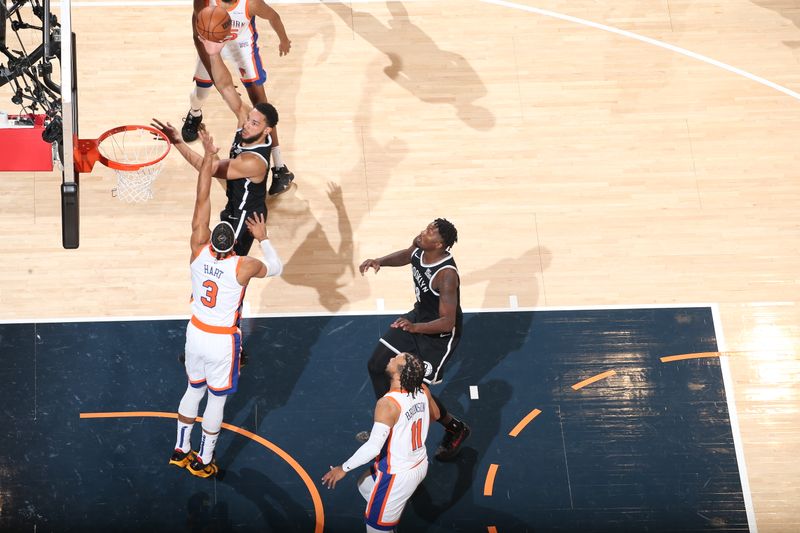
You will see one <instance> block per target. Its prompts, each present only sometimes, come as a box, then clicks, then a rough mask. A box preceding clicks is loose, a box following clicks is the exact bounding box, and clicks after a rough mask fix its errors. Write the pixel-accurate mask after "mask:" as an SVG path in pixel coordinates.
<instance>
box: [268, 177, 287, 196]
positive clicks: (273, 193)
mask: <svg viewBox="0 0 800 533" xmlns="http://www.w3.org/2000/svg"><path fill="white" fill-rule="evenodd" d="M293 185H294V180H292V181H290V182H289V185H287V186H286V188H284V189H281V190H280V191H278V192H271V193H267V194H268V196H269V197H270V198H275V197H276V196H280V195H281V194H283V193H285V192H287V191H288V190H289V189H291V188H292V186H293Z"/></svg>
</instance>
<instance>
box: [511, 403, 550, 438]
mask: <svg viewBox="0 0 800 533" xmlns="http://www.w3.org/2000/svg"><path fill="white" fill-rule="evenodd" d="M540 414H542V411H541V410H539V409H534V410H533V411H531V412H530V413H528V414H527V415H525V418H523V419H522V420H520V421H519V423H518V424H517V425H516V426H514V429H512V430H511V432H510V433H509V434H508V435H509V436H510V437H516V436H517V435H519V434H520V432H521V431H522V430H523V429H525V426H527V425H528V424H530V423H531V420H533V419H534V418H536V417H537V416H539V415H540Z"/></svg>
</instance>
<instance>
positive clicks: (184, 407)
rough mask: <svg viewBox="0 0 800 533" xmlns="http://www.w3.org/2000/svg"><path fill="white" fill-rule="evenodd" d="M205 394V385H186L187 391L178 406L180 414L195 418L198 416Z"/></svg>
mask: <svg viewBox="0 0 800 533" xmlns="http://www.w3.org/2000/svg"><path fill="white" fill-rule="evenodd" d="M205 395H206V386H205V385H203V386H202V387H192V385H191V384H189V385H188V386H187V387H186V392H185V393H184V394H183V398H181V403H180V405H179V406H178V414H179V415H183V416H185V417H187V418H195V417H196V416H197V411H198V409H199V408H200V402H201V401H202V400H203V396H205Z"/></svg>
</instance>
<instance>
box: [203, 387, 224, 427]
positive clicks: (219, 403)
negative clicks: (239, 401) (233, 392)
mask: <svg viewBox="0 0 800 533" xmlns="http://www.w3.org/2000/svg"><path fill="white" fill-rule="evenodd" d="M227 398H228V397H227V396H217V395H216V394H209V395H208V401H207V402H206V410H205V411H203V431H205V432H206V433H218V432H219V430H220V428H221V427H222V415H223V414H224V413H225V400H226V399H227Z"/></svg>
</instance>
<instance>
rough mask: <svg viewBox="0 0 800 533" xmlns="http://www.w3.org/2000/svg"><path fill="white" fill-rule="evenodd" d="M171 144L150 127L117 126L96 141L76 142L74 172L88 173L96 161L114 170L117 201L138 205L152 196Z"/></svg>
mask: <svg viewBox="0 0 800 533" xmlns="http://www.w3.org/2000/svg"><path fill="white" fill-rule="evenodd" d="M169 148H170V142H169V139H168V138H167V136H166V135H165V134H164V132H162V131H161V130H158V129H156V128H153V127H151V126H118V127H116V128H112V129H110V130H108V131H107V132H105V133H103V134H102V135H100V137H98V138H97V139H78V142H77V143H76V145H75V171H76V172H91V171H92V167H94V164H95V163H97V162H98V161H99V162H100V163H102V164H103V165H105V166H107V167H108V168H111V169H113V170H114V173H115V174H116V175H117V188H116V189H114V191H115V192H116V196H118V197H119V199H120V200H122V201H124V202H128V203H141V202H146V201H148V200H150V199H151V198H152V197H153V182H154V181H155V180H156V178H157V177H158V175H159V173H160V172H161V168H162V163H163V160H164V158H165V157H167V154H168V153H169Z"/></svg>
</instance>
